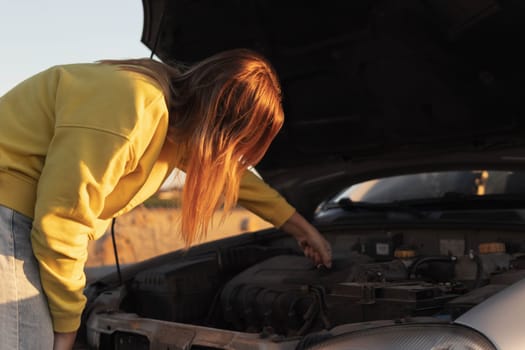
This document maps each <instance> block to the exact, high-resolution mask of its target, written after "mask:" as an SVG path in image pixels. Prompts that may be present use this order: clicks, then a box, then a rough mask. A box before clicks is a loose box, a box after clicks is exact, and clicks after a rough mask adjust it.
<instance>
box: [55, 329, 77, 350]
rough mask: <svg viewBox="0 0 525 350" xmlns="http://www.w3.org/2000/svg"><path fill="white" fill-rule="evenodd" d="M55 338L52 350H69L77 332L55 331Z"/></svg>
mask: <svg viewBox="0 0 525 350" xmlns="http://www.w3.org/2000/svg"><path fill="white" fill-rule="evenodd" d="M54 335H55V340H54V343H53V350H71V349H72V348H73V344H75V338H76V336H77V332H70V333H58V332H55V333H54Z"/></svg>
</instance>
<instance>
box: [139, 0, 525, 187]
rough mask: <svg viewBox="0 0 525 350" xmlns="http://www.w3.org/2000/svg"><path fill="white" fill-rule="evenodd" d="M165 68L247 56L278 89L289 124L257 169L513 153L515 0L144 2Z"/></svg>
mask: <svg viewBox="0 0 525 350" xmlns="http://www.w3.org/2000/svg"><path fill="white" fill-rule="evenodd" d="M143 5H144V28H143V33H142V42H143V43H144V44H145V45H147V46H148V47H149V48H150V49H151V50H152V52H154V53H155V54H156V55H157V56H158V57H159V58H160V59H161V60H163V61H165V62H170V61H174V60H176V61H182V62H185V63H191V62H194V61H196V60H199V59H201V58H204V57H206V56H208V55H211V54H213V53H215V52H219V51H221V50H225V49H231V48H236V47H247V48H251V49H254V50H256V51H259V52H261V53H262V54H264V55H265V56H267V57H268V58H269V59H270V61H271V62H272V63H273V65H274V66H275V67H276V69H277V71H278V74H279V76H280V79H281V83H282V86H283V104H284V109H285V115H286V121H285V124H284V127H283V129H282V131H281V133H280V134H279V135H278V137H277V138H276V140H275V141H274V143H273V145H272V146H271V148H270V150H269V151H268V153H267V155H266V157H265V158H264V159H263V161H262V162H261V164H259V165H258V167H257V168H258V170H259V171H260V172H261V173H262V175H263V176H265V177H266V174H271V173H275V171H280V170H284V169H287V170H289V169H290V168H294V167H305V166H306V167H307V166H311V165H314V166H315V167H320V166H322V165H323V164H327V163H333V162H334V160H339V161H346V160H351V161H352V160H353V161H355V160H366V161H371V160H372V161H376V160H379V161H381V162H383V161H384V159H399V158H400V157H401V158H403V159H408V158H410V159H415V158H416V159H428V158H429V157H430V156H432V157H434V156H435V155H436V154H438V155H439V154H446V155H450V154H451V153H453V152H467V153H468V154H472V153H481V154H483V153H484V152H486V151H487V150H491V149H502V148H503V149H504V148H507V147H516V146H521V145H522V144H523V143H524V140H525V138H524V137H523V136H524V133H525V125H524V120H525V118H524V116H523V106H522V105H523V103H522V101H524V97H525V96H524V95H525V94H524V91H525V90H524V87H523V81H524V78H525V70H523V69H522V64H523V62H525V60H524V58H525V57H524V54H523V53H521V52H522V51H523V50H520V46H522V44H523V43H524V26H525V21H524V17H525V6H524V5H522V4H521V3H520V2H519V1H505V4H503V3H502V2H499V1H496V0H483V1H476V2H472V1H464V0H462V1H458V0H445V1H443V0H425V1H423V0H420V1H417V0H403V1H369V0H360V1H331V2H318V1H308V2H304V1H284V2H283V1H277V0H264V1H255V0H253V1H235V0H229V1H221V2H219V3H218V2H215V1H213V0H207V1H198V2H195V1H182V0H170V1H166V0H143Z"/></svg>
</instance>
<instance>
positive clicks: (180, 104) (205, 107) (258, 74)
mask: <svg viewBox="0 0 525 350" xmlns="http://www.w3.org/2000/svg"><path fill="white" fill-rule="evenodd" d="M102 63H109V64H118V65H119V66H121V67H122V68H123V69H127V70H131V71H135V72H139V73H142V74H145V75H147V76H150V77H151V78H153V79H155V80H156V81H157V82H158V83H159V85H160V87H161V88H162V90H163V92H164V96H165V97H166V103H167V105H168V108H169V110H170V122H169V124H170V129H169V133H168V137H169V138H170V140H171V141H172V142H174V143H176V144H177V145H180V147H183V148H184V152H185V161H184V164H183V168H184V169H183V170H184V171H185V172H186V183H185V185H184V188H183V192H182V217H181V234H182V236H183V239H184V241H185V243H186V245H187V246H189V245H190V244H192V243H194V242H197V241H199V240H201V239H202V238H204V237H205V235H206V232H207V230H208V228H209V225H210V223H211V219H212V217H213V214H214V212H215V210H216V209H217V208H219V207H220V206H223V207H224V212H225V213H227V212H229V211H230V210H231V209H232V208H233V207H234V206H235V204H236V202H237V198H238V193H239V186H240V181H241V177H242V175H243V173H244V171H245V170H246V168H247V167H248V166H250V165H255V164H257V163H258V162H259V161H260V160H261V158H262V157H263V155H264V154H265V153H266V151H267V149H268V147H269V146H270V143H271V142H272V140H273V139H274V138H275V136H276V135H277V133H278V131H279V130H280V128H281V127H282V124H283V122H284V113H283V109H282V104H281V88H280V84H279V81H278V78H277V74H276V72H275V70H274V69H273V67H272V66H271V64H270V63H269V62H268V61H267V60H266V59H265V58H264V57H263V56H261V55H259V54H257V53H256V52H254V51H251V50H247V49H236V50H229V51H224V52H221V53H218V54H215V55H213V56H211V57H208V58H206V59H204V60H202V61H199V62H197V63H195V64H193V65H190V66H188V67H184V66H169V65H166V64H164V63H160V62H157V61H154V60H149V59H140V60H121V61H102Z"/></svg>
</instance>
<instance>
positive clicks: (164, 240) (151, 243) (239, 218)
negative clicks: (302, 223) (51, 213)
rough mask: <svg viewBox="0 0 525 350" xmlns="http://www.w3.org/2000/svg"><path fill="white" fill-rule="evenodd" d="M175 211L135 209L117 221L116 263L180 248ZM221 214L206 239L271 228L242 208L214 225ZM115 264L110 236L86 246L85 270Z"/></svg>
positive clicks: (176, 210)
mask: <svg viewBox="0 0 525 350" xmlns="http://www.w3.org/2000/svg"><path fill="white" fill-rule="evenodd" d="M179 217H180V216H179V209H177V208H146V207H144V206H142V207H138V208H136V209H134V210H133V211H131V212H130V213H128V214H126V215H123V216H121V217H119V218H117V221H116V224H115V235H116V241H117V247H118V254H119V261H120V263H121V264H129V263H133V262H137V261H142V260H146V259H148V258H151V257H154V256H157V255H160V254H164V253H168V252H171V251H174V250H177V249H180V248H182V247H183V244H182V241H181V239H180V237H179V236H178V234H177V220H178V219H179ZM220 217H221V212H217V214H216V218H215V220H214V223H216V224H215V226H214V227H213V229H212V230H211V232H210V234H209V235H208V238H207V240H215V239H218V238H221V237H226V236H234V235H238V234H241V233H243V232H250V231H255V230H259V229H263V228H267V227H270V226H271V225H270V224H269V223H268V222H266V221H264V220H262V219H260V218H259V217H257V216H256V215H254V214H252V213H251V212H249V211H247V210H244V209H235V210H234V211H233V212H232V213H231V215H230V216H229V217H227V219H226V220H225V222H224V223H223V224H222V225H218V223H219V221H220ZM113 264H115V258H114V255H113V245H112V242H111V235H110V234H109V233H108V232H106V234H105V235H104V236H103V237H102V238H100V239H99V240H97V241H92V242H90V244H89V257H88V261H87V265H86V266H87V267H97V266H106V265H113Z"/></svg>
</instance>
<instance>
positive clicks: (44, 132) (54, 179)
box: [0, 64, 294, 332]
mask: <svg viewBox="0 0 525 350" xmlns="http://www.w3.org/2000/svg"><path fill="white" fill-rule="evenodd" d="M0 125H1V126H0V204H1V205H4V206H7V207H10V208H12V209H14V210H16V211H19V212H20V213H22V214H25V215H27V216H29V217H32V218H33V229H32V232H31V240H32V246H33V252H34V254H35V256H36V258H37V259H38V261H39V264H40V274H41V281H42V286H43V288H44V291H45V294H46V296H47V298H48V302H49V308H50V311H51V315H52V318H53V326H54V329H55V331H58V332H70V331H74V330H76V329H77V328H78V327H79V325H80V315H81V313H82V310H83V308H84V305H85V297H84V295H83V293H82V291H83V288H84V286H85V276H84V272H83V268H84V264H85V262H86V258H87V243H88V240H89V239H97V238H99V237H100V236H101V235H102V234H103V233H104V231H105V229H106V228H107V226H108V223H109V221H110V220H111V218H113V217H115V216H118V215H120V214H123V213H125V212H128V211H129V210H131V209H132V208H134V207H135V206H136V205H138V204H140V203H142V202H143V201H144V200H145V199H147V198H148V197H149V196H151V195H152V194H154V193H155V192H156V191H157V190H158V188H159V187H160V185H161V184H162V183H163V181H164V180H165V179H166V177H167V176H168V175H169V174H170V173H171V171H172V170H173V169H174V167H176V166H177V165H178V164H176V162H177V161H176V160H177V159H181V158H182V157H183V155H181V154H179V153H180V152H181V151H180V150H179V151H178V150H177V148H176V147H175V146H174V145H172V144H171V143H165V136H166V131H167V126H168V111H167V107H166V104H165V101H164V96H163V95H162V92H161V91H160V88H159V87H158V85H157V84H156V83H154V82H153V81H152V80H151V79H150V78H147V77H144V76H142V75H140V74H137V73H132V72H128V71H123V70H119V69H118V68H117V67H115V66H111V65H104V64H74V65H63V66H56V67H52V68H50V69H48V70H45V71H43V72H41V73H39V74H37V75H35V76H33V77H31V78H29V79H27V80H25V81H23V82H22V83H20V84H19V85H17V86H16V87H15V88H13V89H12V90H11V91H9V92H8V93H7V94H5V95H4V96H2V97H0ZM178 152H179V153H178ZM239 203H240V204H241V205H243V206H244V207H246V208H247V209H249V210H250V211H252V212H254V213H255V214H257V215H259V216H261V217H262V218H263V219H266V220H268V221H270V222H271V223H272V224H274V225H275V226H277V227H278V226H280V225H282V224H283V223H284V222H285V221H286V220H287V219H288V218H289V217H290V216H291V215H292V214H293V213H294V208H293V207H291V206H290V205H289V204H288V203H287V202H286V201H285V200H284V198H283V197H281V196H280V195H279V194H278V193H277V192H276V191H274V190H273V189H271V188H270V187H269V186H268V185H266V184H265V183H264V182H263V181H262V180H260V179H259V178H258V177H256V176H255V175H253V174H252V173H251V172H248V171H247V172H246V174H245V176H244V178H243V180H242V184H241V189H240V193H239Z"/></svg>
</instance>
